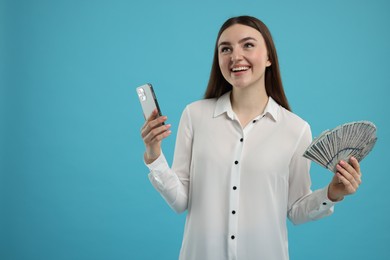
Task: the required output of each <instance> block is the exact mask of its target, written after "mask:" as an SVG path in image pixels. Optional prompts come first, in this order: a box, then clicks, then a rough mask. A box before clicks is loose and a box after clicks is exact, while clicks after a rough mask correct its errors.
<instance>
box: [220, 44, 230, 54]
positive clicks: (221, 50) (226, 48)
mask: <svg viewBox="0 0 390 260" xmlns="http://www.w3.org/2000/svg"><path fill="white" fill-rule="evenodd" d="M231 51H232V49H231V48H230V47H227V46H225V47H221V49H220V52H221V53H229V52H231Z"/></svg>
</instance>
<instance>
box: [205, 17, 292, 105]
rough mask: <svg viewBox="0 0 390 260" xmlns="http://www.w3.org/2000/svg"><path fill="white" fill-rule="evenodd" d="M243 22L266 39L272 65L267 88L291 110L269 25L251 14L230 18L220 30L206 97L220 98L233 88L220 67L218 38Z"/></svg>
mask: <svg viewBox="0 0 390 260" xmlns="http://www.w3.org/2000/svg"><path fill="white" fill-rule="evenodd" d="M235 24H242V25H246V26H250V27H252V28H254V29H256V30H258V31H259V32H260V33H261V35H262V36H263V38H264V40H265V44H266V47H267V51H268V56H269V60H270V62H271V66H269V67H267V68H266V70H265V90H266V93H267V95H268V96H271V97H272V98H273V99H274V100H275V101H276V102H277V103H278V104H279V105H281V106H282V107H284V108H286V109H287V110H290V111H291V109H290V106H289V104H288V101H287V97H286V94H285V93H284V89H283V84H282V78H281V76H280V69H279V61H278V55H277V54H276V48H275V44H274V42H273V40H272V36H271V33H270V31H269V29H268V28H267V26H266V25H265V24H264V23H263V22H262V21H260V20H259V19H257V18H255V17H251V16H237V17H232V18H230V19H228V20H227V21H226V22H225V23H224V24H223V25H222V26H221V29H220V30H219V33H218V37H217V41H216V44H215V51H214V58H213V64H212V66H211V72H210V79H209V82H208V85H207V89H206V92H205V94H204V98H205V99H208V98H218V97H220V96H222V95H223V94H225V93H226V92H228V91H230V90H232V85H230V83H229V82H227V81H226V79H225V78H224V77H223V75H222V73H221V70H220V68H219V61H218V40H219V38H220V37H221V34H222V33H223V32H224V31H225V30H226V29H227V28H229V27H230V26H232V25H235Z"/></svg>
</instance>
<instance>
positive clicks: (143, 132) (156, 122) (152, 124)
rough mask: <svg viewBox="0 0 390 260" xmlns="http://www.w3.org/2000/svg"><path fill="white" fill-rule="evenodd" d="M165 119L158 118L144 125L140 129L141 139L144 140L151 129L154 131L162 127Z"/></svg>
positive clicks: (164, 117) (162, 117) (163, 117)
mask: <svg viewBox="0 0 390 260" xmlns="http://www.w3.org/2000/svg"><path fill="white" fill-rule="evenodd" d="M167 119H168V118H167V117H166V116H160V117H158V118H156V119H154V120H152V121H149V122H147V123H145V125H144V126H143V127H142V129H141V136H142V138H144V137H145V136H146V135H148V134H149V132H150V131H152V130H153V129H155V128H156V127H160V126H162V125H163V123H164V122H165V121H167Z"/></svg>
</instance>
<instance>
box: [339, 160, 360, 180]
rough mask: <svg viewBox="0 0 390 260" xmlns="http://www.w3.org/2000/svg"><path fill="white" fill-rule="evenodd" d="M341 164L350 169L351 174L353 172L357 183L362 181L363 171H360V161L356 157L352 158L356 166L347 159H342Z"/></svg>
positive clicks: (347, 169)
mask: <svg viewBox="0 0 390 260" xmlns="http://www.w3.org/2000/svg"><path fill="white" fill-rule="evenodd" d="M340 164H341V166H342V167H343V168H344V169H345V170H346V171H348V173H349V174H351V175H352V176H353V178H354V179H355V180H356V182H357V184H358V185H359V184H360V183H361V173H360V166H359V162H358V161H357V160H356V159H355V158H354V159H352V164H353V165H354V166H353V165H351V164H349V163H347V162H345V161H340ZM356 168H357V169H356Z"/></svg>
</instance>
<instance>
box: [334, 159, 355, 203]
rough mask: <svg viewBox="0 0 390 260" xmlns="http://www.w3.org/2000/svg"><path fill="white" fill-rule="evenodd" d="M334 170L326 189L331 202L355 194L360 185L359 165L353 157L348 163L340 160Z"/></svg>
mask: <svg viewBox="0 0 390 260" xmlns="http://www.w3.org/2000/svg"><path fill="white" fill-rule="evenodd" d="M336 169H337V171H336V173H335V175H334V176H333V179H332V181H331V183H330V185H329V188H328V198H329V199H330V200H332V201H340V200H342V199H343V198H344V196H346V195H350V194H353V193H355V192H356V191H357V189H358V188H359V186H360V184H361V183H362V179H361V178H362V173H361V171H360V165H359V162H358V160H357V159H356V158H355V157H351V158H350V160H349V163H347V162H345V161H343V160H341V161H340V162H339V163H338V164H337V165H336Z"/></svg>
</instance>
